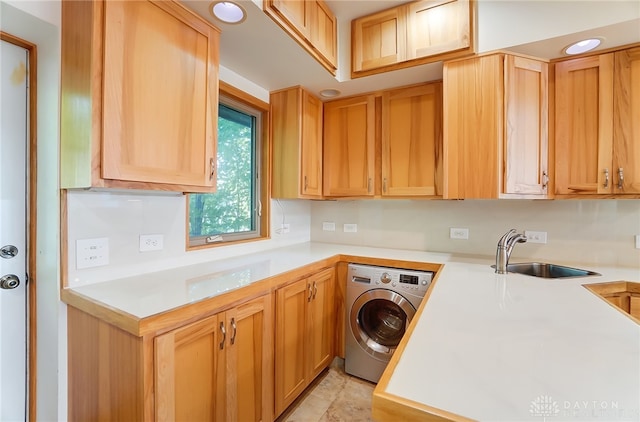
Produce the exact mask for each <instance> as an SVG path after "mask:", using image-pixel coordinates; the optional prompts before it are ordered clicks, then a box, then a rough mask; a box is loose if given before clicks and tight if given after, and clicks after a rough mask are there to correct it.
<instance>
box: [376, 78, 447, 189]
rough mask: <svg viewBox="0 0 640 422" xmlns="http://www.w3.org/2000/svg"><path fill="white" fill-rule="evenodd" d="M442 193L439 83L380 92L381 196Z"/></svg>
mask: <svg viewBox="0 0 640 422" xmlns="http://www.w3.org/2000/svg"><path fill="white" fill-rule="evenodd" d="M439 194H440V195H441V194H442V84H441V83H430V84H425V85H420V86H413V87H407V88H400V89H395V90H390V91H385V92H383V93H382V195H383V196H434V195H439Z"/></svg>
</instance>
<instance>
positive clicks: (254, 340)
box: [155, 295, 273, 421]
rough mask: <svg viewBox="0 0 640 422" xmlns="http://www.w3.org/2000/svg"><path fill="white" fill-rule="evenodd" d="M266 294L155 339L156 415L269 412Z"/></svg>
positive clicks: (260, 417) (218, 417)
mask: <svg viewBox="0 0 640 422" xmlns="http://www.w3.org/2000/svg"><path fill="white" fill-rule="evenodd" d="M271 301H272V298H271V295H267V296H263V297H260V298H258V299H254V300H252V301H249V302H247V303H245V304H242V305H240V306H238V307H235V308H232V309H230V310H228V311H226V312H223V313H220V314H218V315H214V316H211V317H208V318H205V319H203V320H201V321H198V322H195V323H193V324H190V325H187V326H186V327H182V328H178V329H175V330H173V331H170V332H168V333H166V334H162V335H160V336H158V337H156V339H155V388H156V419H157V420H159V421H177V420H184V421H191V420H193V421H195V420H202V421H205V420H206V421H265V420H271V419H272V418H273V404H272V403H273V395H272V391H273V390H272V383H273V377H272V375H271V374H272V371H273V366H272V363H271V362H272V359H273V343H272V340H271V338H272V335H273V334H272V333H273V331H272V330H273V320H272V311H271V306H272V302H271Z"/></svg>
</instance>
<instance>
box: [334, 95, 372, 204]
mask: <svg viewBox="0 0 640 422" xmlns="http://www.w3.org/2000/svg"><path fill="white" fill-rule="evenodd" d="M323 123H324V134H323V138H324V139H323V143H324V155H323V162H324V186H323V193H324V195H325V196H371V195H373V176H374V165H375V99H374V96H373V95H365V96H361V97H354V98H348V99H345V100H337V101H331V102H327V103H325V104H324V122H323Z"/></svg>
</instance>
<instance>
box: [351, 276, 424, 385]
mask: <svg viewBox="0 0 640 422" xmlns="http://www.w3.org/2000/svg"><path fill="white" fill-rule="evenodd" d="M432 278H433V272H430V271H414V270H403V269H398V268H387V267H375V266H370V265H361V264H349V267H348V272H347V288H346V300H345V305H346V306H345V307H346V312H347V315H346V321H347V327H346V333H345V334H346V335H345V363H344V365H345V372H347V373H348V374H351V375H355V376H357V377H359V378H363V379H366V380H369V381H371V382H378V380H379V379H380V376H381V375H382V372H383V371H384V369H385V368H386V366H387V363H389V360H390V359H391V356H392V355H393V352H394V351H395V350H396V348H397V347H398V344H399V343H400V340H401V339H402V336H404V333H405V331H406V329H407V326H408V325H409V322H410V321H411V319H413V317H414V315H415V313H416V310H417V309H418V306H419V305H420V302H421V301H422V299H423V298H424V296H425V294H426V292H427V289H428V288H429V285H430V284H431V280H432Z"/></svg>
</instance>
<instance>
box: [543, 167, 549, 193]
mask: <svg viewBox="0 0 640 422" xmlns="http://www.w3.org/2000/svg"><path fill="white" fill-rule="evenodd" d="M548 186H549V175H548V174H547V171H546V170H543V172H542V189H546V188H547V187H548Z"/></svg>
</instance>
